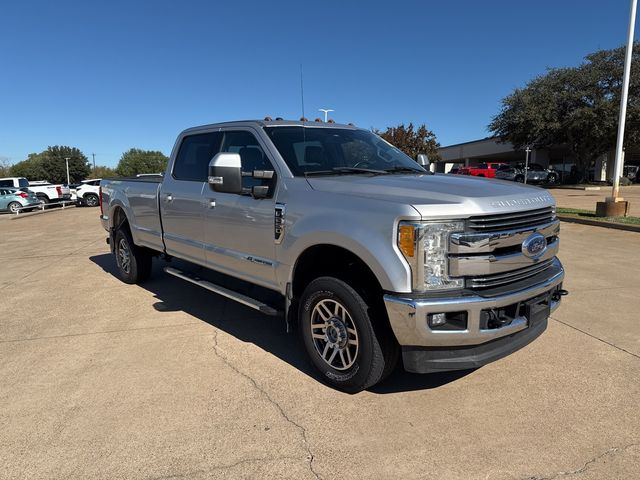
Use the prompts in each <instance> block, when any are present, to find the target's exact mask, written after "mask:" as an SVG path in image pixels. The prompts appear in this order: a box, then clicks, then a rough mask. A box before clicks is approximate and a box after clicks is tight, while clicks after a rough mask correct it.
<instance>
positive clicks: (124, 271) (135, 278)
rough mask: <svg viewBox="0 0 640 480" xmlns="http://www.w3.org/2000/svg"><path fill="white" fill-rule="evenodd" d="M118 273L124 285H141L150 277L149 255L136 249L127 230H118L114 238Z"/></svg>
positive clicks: (142, 250) (138, 248)
mask: <svg viewBox="0 0 640 480" xmlns="http://www.w3.org/2000/svg"><path fill="white" fill-rule="evenodd" d="M115 254H116V263H117V265H118V273H119V274H120V278H121V279H122V281H123V282H125V283H141V282H144V281H145V280H147V279H148V278H149V276H150V275H151V255H149V253H148V252H147V251H146V250H144V249H143V248H140V247H136V246H135V245H134V243H133V240H132V239H131V234H130V233H129V231H128V230H126V229H123V228H119V229H118V231H117V232H116V237H115Z"/></svg>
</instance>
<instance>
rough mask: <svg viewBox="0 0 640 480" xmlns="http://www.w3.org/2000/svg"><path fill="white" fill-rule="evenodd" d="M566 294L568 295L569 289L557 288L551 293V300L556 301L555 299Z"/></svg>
mask: <svg viewBox="0 0 640 480" xmlns="http://www.w3.org/2000/svg"><path fill="white" fill-rule="evenodd" d="M566 295H569V291H568V290H563V289H561V288H559V289H558V290H556V291H555V292H553V294H552V295H551V300H553V301H554V302H557V301H559V300H560V298H562V297H564V296H566Z"/></svg>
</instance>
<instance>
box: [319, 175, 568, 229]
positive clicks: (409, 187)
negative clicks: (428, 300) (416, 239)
mask: <svg viewBox="0 0 640 480" xmlns="http://www.w3.org/2000/svg"><path fill="white" fill-rule="evenodd" d="M307 181H308V182H309V184H310V185H311V188H313V189H314V190H317V191H320V192H326V193H330V194H335V195H345V196H354V197H362V198H370V199H375V200H381V201H387V202H395V203H400V204H403V205H411V206H413V207H414V208H415V209H416V210H417V211H418V212H419V213H420V215H421V216H422V217H425V218H465V217H469V216H471V215H486V214H492V213H504V212H511V211H521V210H531V209H535V208H542V207H546V206H550V205H555V201H554V199H553V197H552V196H551V194H550V193H549V192H548V191H546V190H544V189H542V188H538V187H532V186H530V185H522V184H519V183H514V182H508V181H502V180H494V179H487V178H476V177H468V176H463V175H442V174H435V175H398V174H396V175H393V174H392V175H376V176H368V175H344V176H332V177H309V178H307Z"/></svg>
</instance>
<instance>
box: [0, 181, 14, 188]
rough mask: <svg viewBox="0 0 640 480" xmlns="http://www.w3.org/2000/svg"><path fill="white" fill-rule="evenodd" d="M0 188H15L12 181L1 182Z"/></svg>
mask: <svg viewBox="0 0 640 480" xmlns="http://www.w3.org/2000/svg"><path fill="white" fill-rule="evenodd" d="M0 187H13V181H12V180H0Z"/></svg>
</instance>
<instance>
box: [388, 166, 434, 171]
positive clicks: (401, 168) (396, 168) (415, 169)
mask: <svg viewBox="0 0 640 480" xmlns="http://www.w3.org/2000/svg"><path fill="white" fill-rule="evenodd" d="M384 171H385V172H387V173H396V172H411V173H431V172H429V171H427V170H418V169H417V168H412V167H403V166H401V165H395V166H393V167H391V168H385V169H384Z"/></svg>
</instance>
